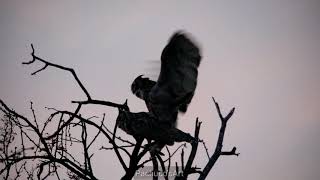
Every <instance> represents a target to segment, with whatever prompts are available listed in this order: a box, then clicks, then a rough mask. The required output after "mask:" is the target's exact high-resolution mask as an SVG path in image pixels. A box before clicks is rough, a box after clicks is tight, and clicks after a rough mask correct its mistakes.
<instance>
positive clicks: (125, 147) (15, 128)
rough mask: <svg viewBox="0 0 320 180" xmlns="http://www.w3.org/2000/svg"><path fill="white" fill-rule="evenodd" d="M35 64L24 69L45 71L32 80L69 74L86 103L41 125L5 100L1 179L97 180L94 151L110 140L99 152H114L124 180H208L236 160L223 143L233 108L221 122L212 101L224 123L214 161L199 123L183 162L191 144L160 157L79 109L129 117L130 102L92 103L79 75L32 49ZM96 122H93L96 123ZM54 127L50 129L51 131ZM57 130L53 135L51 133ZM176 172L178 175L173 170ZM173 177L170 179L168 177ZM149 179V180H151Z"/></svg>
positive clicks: (2, 105) (59, 112)
mask: <svg viewBox="0 0 320 180" xmlns="http://www.w3.org/2000/svg"><path fill="white" fill-rule="evenodd" d="M31 48H32V53H31V56H32V60H31V61H28V62H23V63H22V64H24V65H31V64H33V63H42V64H43V67H42V68H40V69H39V70H37V71H35V72H33V73H32V74H31V75H36V74H37V73H39V72H41V71H44V70H45V69H46V68H47V67H53V68H57V69H61V70H64V71H66V72H69V73H71V74H72V76H73V77H74V79H75V81H76V82H77V84H78V86H79V87H80V89H81V90H82V92H83V93H84V94H85V95H86V98H87V99H86V100H84V101H72V103H74V104H77V107H76V109H75V110H74V111H67V110H58V109H55V108H47V109H48V110H49V111H51V112H52V113H51V114H50V116H49V117H48V118H47V119H46V120H41V121H40V120H38V118H37V115H36V113H35V110H34V107H33V103H32V102H31V103H30V110H31V112H32V115H33V117H32V118H27V117H25V116H23V115H21V114H19V113H18V112H16V111H14V110H13V109H12V108H10V107H9V106H8V105H7V104H6V103H5V102H4V101H3V100H2V99H0V112H1V121H0V177H2V179H6V180H7V179H26V177H27V179H46V178H47V177H49V176H55V177H56V178H57V179H63V178H62V177H61V175H59V174H60V173H58V172H60V171H64V172H66V175H67V176H68V178H69V179H86V180H94V179H99V177H97V176H96V175H95V173H94V169H93V168H92V163H93V162H92V161H91V159H92V157H93V156H94V153H92V152H91V147H92V145H93V143H94V142H95V141H96V140H97V138H98V137H102V138H105V139H106V140H107V142H106V145H107V144H109V145H111V147H105V146H102V147H101V148H100V149H105V150H112V151H113V152H114V153H115V155H116V157H117V158H118V160H119V163H120V165H121V167H122V168H123V169H124V171H125V174H124V175H123V177H122V179H123V180H129V179H132V178H133V177H134V176H135V175H136V172H137V170H139V169H140V168H143V167H144V166H146V165H149V164H151V166H152V167H153V168H152V176H151V177H152V179H154V180H156V179H159V176H163V177H161V178H164V179H172V178H174V179H177V180H181V179H187V178H188V176H189V175H190V174H194V173H197V174H199V177H198V179H199V180H203V179H206V177H207V175H208V173H209V172H210V170H211V169H212V167H213V166H214V164H215V163H216V161H217V160H218V158H219V157H220V156H222V155H226V156H228V155H236V156H238V155H239V153H237V152H236V147H234V148H233V149H232V150H230V151H223V150H222V147H223V139H224V133H225V130H226V126H227V122H228V120H229V119H230V118H231V116H232V115H233V113H234V110H235V108H232V109H231V110H230V112H229V113H228V114H227V115H226V116H223V115H222V113H221V111H220V107H219V104H218V103H217V102H216V101H215V99H214V98H212V100H213V102H214V104H215V108H216V109H217V112H218V115H219V117H220V120H221V127H220V132H219V136H218V140H217V145H216V148H215V150H214V153H213V154H212V155H211V156H210V155H209V152H208V148H207V147H206V145H205V143H204V141H203V140H201V139H200V138H199V132H200V127H201V122H200V121H199V120H198V119H196V121H195V128H194V134H193V137H194V138H195V139H196V141H192V142H191V143H190V144H191V152H190V154H189V155H188V156H187V158H185V151H184V149H185V147H186V144H187V143H181V144H180V146H178V147H177V148H176V149H175V150H174V151H173V152H171V151H170V150H169V148H168V147H167V146H166V147H165V150H166V152H165V153H166V155H164V153H162V152H153V151H150V148H151V147H152V145H153V144H154V142H153V141H150V140H149V141H147V140H146V139H145V138H143V137H135V138H134V139H135V141H134V142H133V141H130V140H128V139H126V138H124V137H121V136H118V135H117V129H118V127H117V123H115V126H114V128H113V129H110V128H108V127H107V126H106V124H105V115H103V116H102V117H101V118H100V120H99V122H98V121H97V119H98V117H86V116H83V115H82V114H80V113H79V112H80V109H81V108H83V107H84V106H86V105H90V104H95V105H100V106H108V107H112V108H118V109H120V110H125V111H130V110H129V109H130V108H129V107H128V104H127V101H125V103H123V104H118V103H114V102H109V101H104V100H99V99H94V98H92V97H91V95H90V93H89V92H88V91H87V89H86V88H85V86H84V85H83V84H82V82H81V81H80V79H79V78H78V76H77V74H76V73H75V71H74V70H73V69H72V68H68V67H65V66H61V65H58V64H54V63H51V62H49V61H47V60H44V59H42V58H40V57H38V56H36V55H35V50H34V47H33V45H32V44H31ZM93 119H94V120H93ZM49 127H50V128H49ZM52 127H54V130H52ZM88 127H90V128H93V129H95V132H94V133H93V132H92V131H90V132H89V131H88ZM74 129H78V130H80V131H79V132H80V133H75V132H73V130H74ZM199 143H200V144H202V145H203V146H204V148H205V149H206V153H207V156H208V163H207V164H206V166H205V167H203V168H200V167H196V166H194V165H193V161H194V159H195V157H196V154H197V150H198V146H199ZM74 146H75V147H79V149H81V150H80V151H81V153H79V152H78V153H77V154H73V153H72V152H71V151H70V147H74ZM178 152H181V153H180V162H175V164H173V163H172V158H173V157H174V156H176V155H177V154H178ZM172 169H174V170H172ZM172 171H174V172H175V174H174V175H173V176H172V174H170V172H172ZM151 177H150V178H151Z"/></svg>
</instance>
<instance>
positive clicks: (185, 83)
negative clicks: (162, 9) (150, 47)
mask: <svg viewBox="0 0 320 180" xmlns="http://www.w3.org/2000/svg"><path fill="white" fill-rule="evenodd" d="M200 61H201V55H200V49H199V47H198V46H197V45H196V43H195V42H193V41H192V40H191V38H190V36H188V35H187V34H186V33H184V32H182V31H179V32H176V33H174V34H173V36H172V37H171V38H170V39H169V42H168V44H167V45H166V46H165V48H164V49H163V51H162V54H161V70H160V75H159V78H158V80H157V82H155V81H152V80H150V79H149V78H146V77H143V76H142V75H140V76H138V77H137V78H136V79H135V80H134V81H133V83H132V85H131V91H132V93H133V94H135V95H136V96H137V97H138V98H140V99H142V100H144V101H145V103H146V106H147V108H148V111H149V112H140V113H131V112H128V111H120V112H119V116H118V119H117V122H118V126H119V127H120V128H121V129H123V130H124V131H125V132H127V133H128V134H131V135H133V136H142V137H145V138H147V139H151V140H155V141H160V142H162V143H163V144H169V145H171V144H173V143H174V142H181V141H190V140H191V139H192V137H191V136H190V135H189V134H187V133H184V132H182V131H180V130H178V129H177V128H176V121H177V116H178V112H182V113H184V112H186V111H187V108H188V105H189V104H190V103H191V100H192V98H193V96H194V93H195V90H196V87H197V78H198V67H199V65H200Z"/></svg>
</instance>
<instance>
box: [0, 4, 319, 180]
mask: <svg viewBox="0 0 320 180" xmlns="http://www.w3.org/2000/svg"><path fill="white" fill-rule="evenodd" d="M319 20H320V2H319V1H318V0H268V1H264V0H242V1H238V0H233V1H232V0H215V1H209V0H208V1H117V2H115V1H90V2H89V1H75V0H73V1H35V0H32V1H23V0H20V1H17V0H7V1H5V0H0V98H1V99H2V100H3V101H5V102H6V103H7V104H8V105H9V106H11V107H13V108H14V109H15V110H16V111H17V112H20V113H21V114H23V115H26V116H28V117H31V113H30V110H29V106H30V104H29V102H30V101H31V100H32V101H33V102H34V105H35V108H36V112H37V114H38V117H39V118H43V119H45V117H47V114H48V113H49V112H47V111H46V110H45V109H44V107H46V106H47V107H55V108H57V109H67V110H73V109H74V107H75V105H73V104H71V103H70V102H71V100H83V99H84V98H85V96H84V94H83V93H82V92H81V91H80V89H79V88H78V87H77V85H76V83H75V81H74V80H73V79H72V77H71V76H70V74H68V73H65V72H63V71H60V70H57V69H53V68H48V69H47V70H45V71H44V72H41V73H40V74H38V75H37V76H30V73H31V72H33V71H34V70H37V69H38V68H39V67H42V66H41V65H42V64H38V66H37V65H32V66H23V65H21V62H23V61H29V60H30V58H31V57H30V52H31V48H30V43H33V44H34V47H35V49H36V54H37V55H38V56H40V57H42V58H44V59H47V60H49V61H51V62H53V63H57V64H60V65H64V66H68V67H72V68H74V69H75V71H76V72H77V74H78V76H79V78H80V79H81V81H82V82H83V84H84V85H85V86H86V87H87V89H88V91H89V92H90V93H91V96H92V97H93V98H95V99H102V100H107V101H114V102H118V103H122V102H124V101H125V99H127V98H128V100H129V106H130V108H131V110H132V111H137V112H138V111H145V110H146V107H145V106H144V103H143V102H142V101H141V100H139V99H137V98H136V97H135V96H133V95H132V94H131V92H130V85H131V82H132V81H133V80H134V78H135V77H136V76H138V75H140V74H145V75H148V76H151V77H152V78H153V79H156V78H157V74H158V72H159V70H157V68H160V66H159V63H156V62H157V60H159V58H160V54H161V51H162V49H163V47H164V46H165V45H166V43H167V41H168V38H169V37H170V36H171V35H172V33H173V32H174V31H176V30H180V29H183V30H186V31H187V32H189V33H191V34H192V35H193V36H194V38H195V39H196V40H197V42H199V44H200V45H201V48H202V56H203V60H202V63H201V65H200V68H199V78H198V82H199V83H198V87H197V90H196V95H195V96H194V99H193V101H192V104H191V105H190V107H189V110H188V112H187V114H186V115H184V116H180V117H179V120H178V127H179V128H180V129H182V130H184V131H187V132H191V133H193V127H194V121H195V118H196V117H199V119H200V120H201V121H203V124H202V129H201V133H200V136H201V138H203V139H205V140H206V143H207V145H208V147H209V151H210V153H212V152H213V149H214V146H215V143H216V139H217V135H218V131H219V128H220V122H219V119H218V116H217V113H216V110H215V108H214V104H213V102H212V100H211V97H212V96H214V97H215V98H216V100H217V101H218V102H219V103H220V105H221V107H222V110H223V111H224V112H226V113H227V112H228V111H229V109H231V108H232V107H236V112H235V114H234V115H233V117H232V119H231V120H230V122H229V124H228V127H227V132H226V134H225V143H224V148H225V150H230V149H231V148H232V147H233V146H236V147H238V151H239V152H240V153H241V154H240V156H239V157H230V156H227V157H221V159H219V160H218V163H217V164H216V166H215V167H214V168H213V169H212V171H211V173H210V174H209V177H208V179H220V180H227V179H228V180H239V179H241V180H242V179H243V180H245V179H246V180H251V179H252V180H253V179H259V180H270V179H273V180H284V179H291V180H301V179H306V180H318V179H319V178H320V171H319V167H320V156H319V153H320V140H319V137H320V130H319V128H320V120H319V113H320V81H319V79H320V53H319V52H320V23H319V22H320V21H319ZM104 112H105V113H107V119H108V121H107V124H108V126H109V127H112V124H113V123H114V121H115V118H116V115H117V111H116V110H115V109H112V108H105V107H104V108H100V107H96V106H90V107H85V108H84V110H83V111H82V113H83V114H84V116H87V117H89V116H92V115H98V116H101V114H102V113H104ZM103 143H105V141H102V140H101V141H100V140H99V141H98V144H97V146H99V147H100V146H101V145H106V144H103ZM196 158H197V160H196V161H195V163H196V164H197V166H198V167H203V166H204V164H206V162H207V158H206V155H205V152H204V150H203V148H199V152H198V154H197V157H196ZM94 169H95V172H96V174H97V176H98V177H100V178H101V179H119V177H121V175H123V171H122V169H121V167H120V164H119V163H118V162H117V160H116V159H115V157H114V154H113V152H105V151H99V152H97V153H96V155H95V157H94Z"/></svg>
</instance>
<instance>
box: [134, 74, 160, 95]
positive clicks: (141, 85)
mask: <svg viewBox="0 0 320 180" xmlns="http://www.w3.org/2000/svg"><path fill="white" fill-rule="evenodd" d="M155 84H156V82H154V81H151V80H150V79H149V78H144V77H143V75H140V76H138V77H136V79H135V80H134V81H133V83H132V84H131V91H132V93H133V94H134V95H136V96H137V97H138V98H141V99H144V100H145V98H146V96H148V94H149V92H150V90H151V88H152V87H153V86H154V85H155Z"/></svg>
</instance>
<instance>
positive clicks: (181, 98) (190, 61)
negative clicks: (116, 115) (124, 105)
mask: <svg viewBox="0 0 320 180" xmlns="http://www.w3.org/2000/svg"><path fill="white" fill-rule="evenodd" d="M200 61H201V56H200V49H199V47H198V46H197V45H196V44H195V43H194V42H192V41H191V40H190V38H188V37H187V35H186V34H185V33H183V32H176V33H175V34H174V35H173V36H172V37H171V38H170V40H169V43H168V44H167V45H166V47H165V48H164V49H163V51H162V54H161V70H160V75H159V78H158V80H157V82H156V84H155V85H154V86H153V87H152V89H151V91H150V93H149V99H150V106H152V107H151V109H152V112H153V113H154V114H155V115H157V116H158V117H160V119H164V120H169V121H170V118H172V117H176V114H177V112H178V110H179V111H182V112H185V111H186V108H187V106H188V104H189V103H190V102H191V100H192V97H193V95H194V92H195V89H196V86H197V77H198V67H199V64H200ZM169 116H170V117H169Z"/></svg>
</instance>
